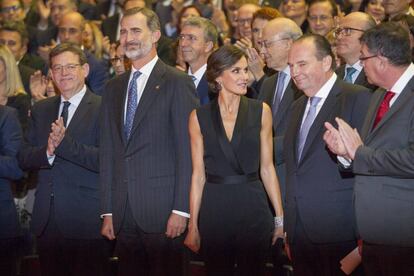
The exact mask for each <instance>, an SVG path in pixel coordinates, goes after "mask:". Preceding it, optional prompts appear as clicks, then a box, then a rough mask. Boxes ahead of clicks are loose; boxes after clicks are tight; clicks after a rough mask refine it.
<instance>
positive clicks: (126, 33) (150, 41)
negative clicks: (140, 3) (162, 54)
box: [119, 13, 159, 61]
mask: <svg viewBox="0 0 414 276" xmlns="http://www.w3.org/2000/svg"><path fill="white" fill-rule="evenodd" d="M158 39H159V32H152V31H151V30H150V29H149V28H148V25H147V18H146V17H145V15H144V14H142V13H137V14H133V15H129V16H125V17H123V18H122V20H121V31H120V37H119V40H120V43H121V45H122V47H123V48H124V51H125V55H126V56H127V57H128V58H129V59H131V60H132V61H134V60H138V59H142V58H144V57H146V56H147V55H148V54H149V53H150V52H151V50H155V43H156V42H157V41H158Z"/></svg>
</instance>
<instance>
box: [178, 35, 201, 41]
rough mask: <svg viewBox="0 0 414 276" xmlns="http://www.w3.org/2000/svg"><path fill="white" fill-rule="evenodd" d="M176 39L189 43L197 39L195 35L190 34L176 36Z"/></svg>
mask: <svg viewBox="0 0 414 276" xmlns="http://www.w3.org/2000/svg"><path fill="white" fill-rule="evenodd" d="M178 39H179V40H181V41H183V40H188V41H190V42H195V41H197V40H198V39H197V37H196V36H195V35H192V34H180V35H179V36H178Z"/></svg>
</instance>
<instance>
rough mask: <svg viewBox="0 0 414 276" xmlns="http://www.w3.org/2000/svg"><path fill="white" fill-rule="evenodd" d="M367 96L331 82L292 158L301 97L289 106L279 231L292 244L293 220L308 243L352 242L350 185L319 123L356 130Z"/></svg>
mask: <svg viewBox="0 0 414 276" xmlns="http://www.w3.org/2000/svg"><path fill="white" fill-rule="evenodd" d="M370 96H371V93H370V92H369V90H368V89H366V88H364V87H362V86H356V85H352V84H349V83H345V82H344V81H342V80H340V79H337V81H336V82H335V84H334V86H333V87H332V89H331V91H330V93H329V96H328V97H327V99H326V100H325V102H324V104H323V106H322V108H321V110H320V111H319V113H318V115H317V117H316V118H315V121H314V122H313V124H312V126H311V128H310V130H309V133H308V136H307V140H306V143H305V146H304V148H303V151H302V157H301V160H300V161H298V158H297V148H298V137H299V130H300V127H301V123H302V118H303V116H304V111H305V108H306V104H307V100H308V98H307V97H306V96H305V95H303V96H302V97H300V98H299V99H298V100H297V101H296V102H294V104H293V105H292V113H291V114H292V116H291V120H290V123H289V125H288V128H287V130H286V133H285V139H284V155H285V160H286V179H287V183H286V208H285V227H286V231H287V234H288V238H289V241H290V242H294V239H295V230H296V228H295V227H296V225H297V224H296V223H297V219H298V218H299V219H300V221H301V222H302V224H303V227H304V231H305V233H306V234H307V236H308V237H309V239H310V240H311V241H312V242H314V243H330V242H344V241H351V240H355V239H356V231H355V218H354V211H353V204H352V195H353V184H354V179H353V177H352V174H351V173H345V172H341V171H340V170H339V168H338V166H337V160H336V156H334V155H333V154H331V153H330V152H329V150H328V149H327V148H326V145H325V142H324V141H323V138H322V136H323V134H324V132H325V127H324V122H326V121H328V122H331V123H333V124H334V122H335V117H341V118H343V119H344V120H346V121H347V122H350V124H351V126H352V127H356V128H358V129H360V127H361V126H362V123H363V119H364V117H365V111H366V110H367V108H368V103H369V98H370Z"/></svg>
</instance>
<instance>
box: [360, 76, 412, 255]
mask: <svg viewBox="0 0 414 276" xmlns="http://www.w3.org/2000/svg"><path fill="white" fill-rule="evenodd" d="M384 94H385V91H384V90H383V89H378V90H377V91H376V92H375V93H374V94H373V96H372V100H371V103H370V106H369V109H368V113H367V117H366V120H365V123H364V126H363V128H362V131H361V132H360V133H361V136H362V139H363V141H364V146H361V147H360V148H358V150H357V152H356V155H355V159H354V162H353V164H352V165H353V172H354V173H355V175H356V181H355V212H356V219H357V226H358V229H359V233H360V235H361V237H362V239H363V240H365V241H367V242H371V243H375V244H385V245H396V246H411V247H413V246H414V204H413V200H414V186H413V183H414V180H413V178H414V78H412V79H411V80H410V81H409V83H408V84H407V86H406V87H405V88H404V90H403V91H402V93H401V94H400V95H399V97H398V98H397V100H396V101H395V102H394V104H393V105H392V106H391V108H390V109H389V111H388V112H387V113H386V114H385V115H384V117H383V118H382V120H381V121H380V122H379V123H378V125H377V127H376V128H375V129H372V126H373V123H374V119H375V117H376V114H377V110H378V107H379V105H380V103H381V102H382V99H383V98H384Z"/></svg>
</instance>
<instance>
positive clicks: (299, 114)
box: [291, 96, 308, 163]
mask: <svg viewBox="0 0 414 276" xmlns="http://www.w3.org/2000/svg"><path fill="white" fill-rule="evenodd" d="M307 101H308V97H306V96H302V97H301V98H299V99H298V104H297V106H298V107H297V110H293V112H292V120H291V122H292V124H293V126H292V128H293V130H294V135H292V136H291V137H293V141H292V142H291V143H292V145H293V153H294V155H295V160H296V162H297V163H298V142H299V138H298V137H299V132H300V126H301V124H302V118H303V114H304V113H305V109H306V103H307Z"/></svg>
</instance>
